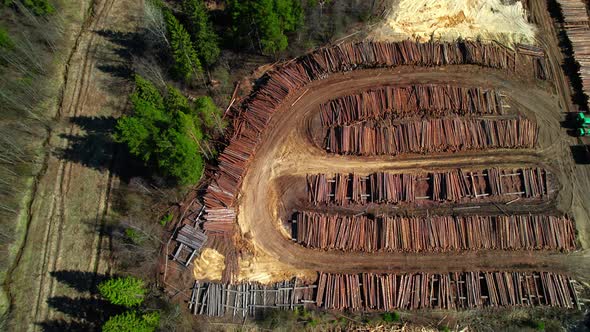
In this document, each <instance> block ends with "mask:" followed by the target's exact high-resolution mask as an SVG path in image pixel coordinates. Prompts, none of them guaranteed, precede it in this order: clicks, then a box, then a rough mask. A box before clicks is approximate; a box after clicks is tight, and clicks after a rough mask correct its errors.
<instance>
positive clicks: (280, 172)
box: [238, 66, 587, 273]
mask: <svg viewBox="0 0 590 332" xmlns="http://www.w3.org/2000/svg"><path fill="white" fill-rule="evenodd" d="M451 69H452V71H451ZM419 83H450V84H463V85H471V86H491V87H494V88H498V89H499V90H500V91H502V92H504V93H505V94H506V95H508V97H509V99H510V101H511V103H513V104H515V105H519V107H521V108H522V109H523V110H525V112H527V113H528V114H527V115H532V116H533V117H534V118H535V119H536V120H537V121H538V122H539V123H540V124H541V135H540V148H539V149H538V150H520V151H492V152H485V153H482V152H475V153H465V154H463V153H461V154H454V155H446V156H433V155H427V156H415V157H351V156H335V155H328V154H326V153H325V152H324V151H322V150H321V149H320V148H318V147H317V146H316V145H315V144H313V138H312V137H311V133H310V132H309V130H308V128H310V122H311V121H313V118H314V116H315V113H316V112H317V109H318V105H319V103H321V102H324V101H326V100H328V99H330V98H336V97H338V96H341V95H344V94H347V93H351V92H356V91H360V90H364V89H367V88H371V87H376V86H380V85H383V84H388V85H407V84H419ZM300 97H301V98H300ZM299 98H300V99H299ZM295 100H297V103H296V104H295V105H294V106H293V107H291V105H292V103H293V102H294V101H295ZM284 105H285V107H284V108H283V109H280V110H279V111H277V113H276V115H275V116H274V118H273V123H271V125H269V128H271V129H270V130H269V131H268V132H267V133H266V135H267V136H266V139H265V140H264V141H263V143H262V144H261V145H260V146H259V149H258V150H257V154H256V158H255V159H254V160H253V162H252V164H251V165H250V167H249V172H248V174H247V175H246V177H245V179H244V182H243V185H242V192H241V195H240V205H239V215H238V222H239V225H240V228H241V231H242V233H243V234H247V236H246V238H248V239H252V240H251V241H252V244H253V246H254V247H255V248H256V249H257V250H260V251H262V252H263V253H264V254H265V255H268V256H271V257H274V258H275V259H276V260H277V261H280V262H281V263H288V264H289V265H291V266H292V273H295V272H297V271H299V272H300V271H301V270H322V271H334V272H340V273H342V272H359V271H406V272H407V271H430V272H434V271H437V272H440V271H461V270H468V269H486V268H487V269H490V268H493V269H523V268H524V269H534V268H539V267H543V268H544V269H547V270H557V271H563V270H565V271H571V270H570V267H573V266H576V264H573V262H575V261H577V260H579V259H581V257H580V256H577V255H570V256H568V257H567V258H565V259H564V257H563V256H560V255H554V254H548V253H540V252H535V253H532V252H527V253H522V252H487V253H474V252H466V253H462V254H459V255H446V254H396V253H377V254H362V253H346V255H343V254H341V253H334V252H322V251H320V252H318V251H311V250H310V249H305V248H303V247H300V246H297V245H295V244H294V243H293V242H292V241H291V239H289V238H288V237H286V236H285V234H284V232H283V231H281V230H280V228H281V227H282V226H281V224H282V222H283V221H284V218H286V217H287V216H288V215H289V213H290V211H291V209H292V208H293V203H294V202H292V201H291V200H292V199H291V197H290V196H292V195H293V194H292V193H290V192H291V191H292V188H293V187H294V182H292V181H296V179H295V178H294V176H304V175H305V174H306V173H330V174H331V173H336V172H355V173H361V174H366V173H371V172H376V171H387V170H389V171H391V170H395V171H396V172H397V171H403V170H432V169H438V168H444V167H457V166H473V167H477V166H480V167H488V166H496V165H504V166H517V165H523V164H539V163H542V164H545V165H546V166H548V167H549V168H552V169H554V170H556V174H557V176H558V178H559V182H560V183H561V184H562V186H561V188H560V193H559V197H558V199H557V205H558V206H559V207H560V209H561V210H563V211H568V210H570V209H571V204H572V194H571V191H570V190H569V189H568V188H571V185H572V179H571V178H569V177H568V176H569V175H566V176H563V175H562V174H561V172H560V171H558V170H560V169H564V167H565V169H566V170H567V169H568V168H567V167H570V169H571V167H572V165H571V164H572V163H573V161H571V157H569V158H566V156H565V155H564V153H563V151H564V149H563V146H567V144H569V142H570V139H569V138H568V136H567V135H566V134H565V130H563V129H562V128H560V125H559V121H558V120H559V116H560V114H559V111H557V110H559V106H558V101H557V99H556V98H555V97H554V96H553V95H552V94H551V93H548V92H546V90H545V88H543V87H541V86H536V85H535V84H531V82H528V83H527V82H522V81H515V80H513V79H511V78H509V77H506V76H505V75H504V74H503V73H500V72H497V71H493V70H487V69H481V68H476V67H470V66H454V67H445V68H440V69H430V68H400V69H395V70H363V71H358V72H351V73H346V74H336V75H333V76H332V77H330V78H328V79H326V80H322V81H318V82H313V83H312V84H310V85H308V86H307V87H306V89H305V91H301V94H299V95H294V96H292V97H291V98H289V100H286V101H285V102H284ZM562 163H563V164H562ZM565 164H567V165H565ZM566 166H567V167H566ZM568 173H569V172H568ZM290 179H291V180H290ZM578 217H579V218H580V220H587V219H586V218H587V217H586V216H583V215H580V216H576V219H577V218H578ZM458 257H460V259H457V258H458ZM499 257H501V259H498V258H499Z"/></svg>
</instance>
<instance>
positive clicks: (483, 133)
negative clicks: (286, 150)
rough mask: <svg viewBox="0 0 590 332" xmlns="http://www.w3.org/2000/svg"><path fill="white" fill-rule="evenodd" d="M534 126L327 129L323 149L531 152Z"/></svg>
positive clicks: (437, 123)
mask: <svg viewBox="0 0 590 332" xmlns="http://www.w3.org/2000/svg"><path fill="white" fill-rule="evenodd" d="M537 135H538V128H537V125H536V124H535V123H534V122H532V121H529V120H527V119H521V118H514V119H474V118H459V117H455V118H442V119H441V118H439V119H428V120H414V121H404V122H401V123H395V122H393V121H389V122H388V121H385V122H379V123H372V122H363V123H357V124H353V125H350V126H345V125H344V126H335V127H330V128H327V133H326V137H325V139H324V148H325V149H326V150H327V151H330V152H332V153H337V154H352V155H362V156H373V155H398V154H405V153H433V152H456V151H468V150H483V149H522V148H533V147H534V146H535V144H536V142H537Z"/></svg>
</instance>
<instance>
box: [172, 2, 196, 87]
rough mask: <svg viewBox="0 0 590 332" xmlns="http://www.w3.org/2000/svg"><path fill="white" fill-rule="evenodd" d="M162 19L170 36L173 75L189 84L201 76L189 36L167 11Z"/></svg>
mask: <svg viewBox="0 0 590 332" xmlns="http://www.w3.org/2000/svg"><path fill="white" fill-rule="evenodd" d="M164 18H165V20H166V28H167V30H168V34H169V35H170V36H169V39H170V47H171V48H172V58H173V59H174V69H173V70H174V73H175V74H176V75H177V76H178V77H179V78H180V79H182V80H184V81H185V82H189V81H191V80H192V79H194V78H195V77H196V76H198V75H201V74H202V72H203V69H202V68H201V61H200V60H199V57H198V55H197V52H196V51H195V49H194V47H193V44H192V42H191V38H190V35H189V34H188V32H187V31H186V29H185V28H184V26H183V25H182V24H180V22H179V21H178V19H176V17H175V16H174V15H173V14H172V13H171V12H170V11H168V10H166V11H164Z"/></svg>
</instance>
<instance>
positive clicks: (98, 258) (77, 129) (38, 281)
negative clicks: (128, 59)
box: [10, 0, 141, 331]
mask: <svg viewBox="0 0 590 332" xmlns="http://www.w3.org/2000/svg"><path fill="white" fill-rule="evenodd" d="M140 5H141V3H140V1H132V2H131V1H120V0H96V1H95V2H94V3H93V4H92V6H93V11H92V15H90V16H89V17H88V18H87V19H86V22H85V24H84V25H83V26H82V31H81V32H80V34H79V36H78V37H77V40H76V43H75V45H76V46H75V48H74V50H73V53H72V56H71V58H70V59H69V61H68V63H67V72H66V77H65V82H64V88H63V95H62V99H61V100H60V105H59V111H58V115H57V119H56V120H57V122H58V125H57V126H56V129H54V130H53V132H52V133H51V138H50V141H49V146H48V148H49V149H51V151H52V152H51V154H50V155H49V156H48V158H47V159H46V165H45V168H44V172H43V173H42V174H41V175H40V177H39V179H38V183H37V186H36V187H37V190H36V191H35V192H34V193H33V198H32V203H31V207H30V210H29V214H30V216H29V218H30V221H29V228H28V230H27V237H26V243H25V244H24V247H23V248H22V249H21V250H22V252H21V254H20V259H19V261H18V262H17V265H16V268H15V270H14V271H13V274H12V275H11V284H10V289H11V295H12V308H11V312H12V317H11V318H12V320H11V329H13V330H14V331H39V330H42V329H47V328H61V329H63V330H67V329H68V327H67V326H68V325H67V324H68V323H67V321H68V320H69V319H71V317H77V316H76V314H75V312H72V309H73V308H77V307H79V308H80V310H86V309H88V308H84V307H83V306H84V305H86V306H88V305H89V303H91V300H90V299H89V296H90V295H91V294H90V290H91V289H93V287H94V285H95V283H96V282H97V280H98V278H97V276H98V275H103V274H105V273H108V272H109V271H110V266H109V251H108V249H109V238H108V237H106V236H103V234H102V232H101V228H102V225H103V223H104V222H105V218H106V217H107V214H108V212H109V196H110V191H111V189H112V188H113V186H114V185H116V181H117V180H116V179H115V178H114V177H113V176H112V175H111V169H112V155H113V146H112V144H110V143H108V142H107V141H104V142H94V143H90V142H87V143H86V144H81V145H76V144H75V143H76V142H77V141H82V142H83V141H84V140H89V139H90V137H91V134H92V133H93V132H95V131H100V130H101V129H100V127H101V126H104V122H108V121H110V119H112V118H113V116H118V114H120V113H121V111H122V110H123V109H124V108H125V107H126V105H127V100H126V96H127V91H126V90H128V88H125V86H128V84H126V83H125V82H124V80H122V79H121V78H117V77H115V76H114V75H113V72H110V71H109V70H106V69H105V68H112V67H109V66H112V65H113V64H117V63H122V62H123V59H122V58H121V56H122V55H121V54H122V52H120V51H121V49H120V45H118V44H117V43H118V41H117V40H115V38H114V37H113V36H118V33H122V34H125V33H129V32H134V31H135V26H136V24H137V21H138V19H137V17H136V15H139V13H140V9H139V8H140ZM117 29H121V30H117ZM118 84H120V86H122V88H119V89H116V88H113V87H115V86H118ZM99 143H102V144H104V146H100V145H97V144H99ZM61 150H63V151H69V152H68V154H65V155H59V154H57V153H56V152H57V151H61ZM97 151H101V152H97ZM88 166H91V167H88ZM95 310H97V308H95ZM98 310H99V309H98ZM90 312H91V311H90ZM68 315H69V316H68ZM89 315H92V314H89ZM78 318H83V317H78ZM64 319H65V321H64ZM93 319H101V317H98V316H97V317H86V320H87V321H88V322H92V320H93Z"/></svg>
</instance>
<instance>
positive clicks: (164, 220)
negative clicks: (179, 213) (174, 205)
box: [160, 213, 174, 226]
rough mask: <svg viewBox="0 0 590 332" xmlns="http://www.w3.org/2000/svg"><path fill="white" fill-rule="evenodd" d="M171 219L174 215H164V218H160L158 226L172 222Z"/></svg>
mask: <svg viewBox="0 0 590 332" xmlns="http://www.w3.org/2000/svg"><path fill="white" fill-rule="evenodd" d="M173 217H174V215H173V214H172V213H168V214H166V215H165V216H164V217H162V219H160V225H162V226H166V225H167V224H168V223H169V222H171V221H172V218H173Z"/></svg>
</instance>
